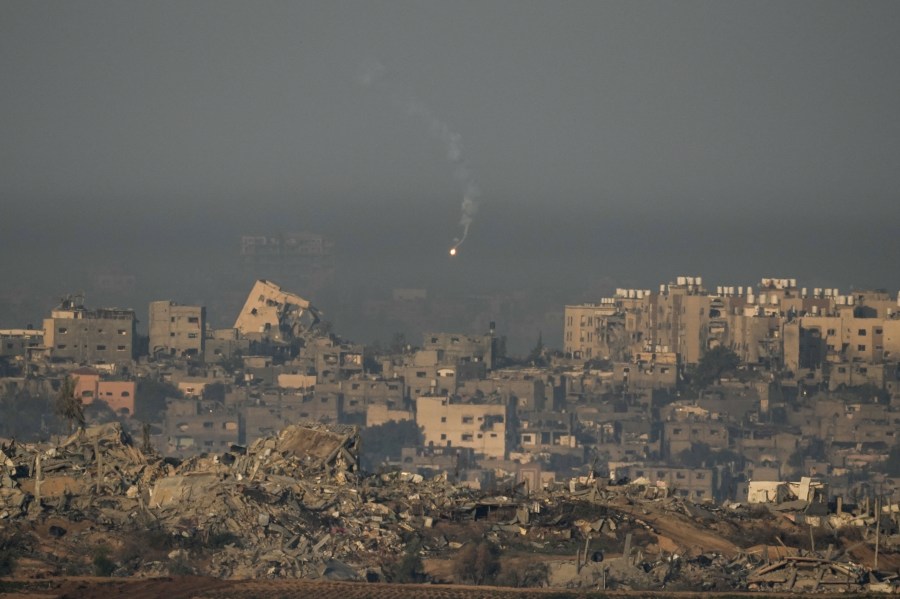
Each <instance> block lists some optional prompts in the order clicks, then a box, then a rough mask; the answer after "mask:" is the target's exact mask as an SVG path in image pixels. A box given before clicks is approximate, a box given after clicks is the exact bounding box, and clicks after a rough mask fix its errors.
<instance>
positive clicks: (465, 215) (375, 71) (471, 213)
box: [359, 60, 481, 256]
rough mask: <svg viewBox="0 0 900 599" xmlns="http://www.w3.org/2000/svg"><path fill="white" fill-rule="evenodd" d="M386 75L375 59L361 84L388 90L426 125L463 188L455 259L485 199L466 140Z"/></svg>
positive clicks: (393, 100)
mask: <svg viewBox="0 0 900 599" xmlns="http://www.w3.org/2000/svg"><path fill="white" fill-rule="evenodd" d="M386 76H387V69H385V67H384V65H383V64H381V63H380V62H378V61H375V60H372V61H367V62H366V63H364V64H363V68H362V70H361V71H360V76H359V82H360V84H362V85H363V86H365V87H370V86H374V85H376V84H378V85H380V87H383V88H384V89H385V90H386V91H387V93H388V95H389V97H390V100H391V103H392V104H394V105H396V106H398V107H399V108H400V109H402V110H403V111H404V112H406V113H407V114H409V115H410V116H412V117H415V118H418V119H421V120H423V121H424V122H425V124H426V125H427V127H428V132H429V134H431V135H432V136H433V137H435V138H437V139H438V140H440V141H441V143H443V144H444V147H445V148H446V150H447V160H449V161H450V162H451V164H453V178H454V179H456V181H457V182H458V183H459V185H460V186H461V187H462V191H463V199H462V216H461V217H460V219H459V225H460V226H461V227H462V229H463V231H462V236H461V237H458V238H454V239H453V245H452V247H451V248H450V255H451V256H454V255H456V249H457V248H458V247H459V246H461V245H462V243H463V242H464V241H465V240H466V237H468V235H469V226H471V224H472V221H473V220H474V218H475V215H476V214H477V213H478V198H479V197H480V196H481V190H479V189H478V185H476V183H475V178H474V177H473V175H472V171H471V170H470V169H469V167H468V165H467V164H466V161H465V156H464V154H463V145H462V137H460V135H459V134H458V133H455V132H454V131H453V130H452V129H450V127H449V126H448V125H447V123H445V122H444V121H442V120H440V119H439V118H437V117H436V116H435V115H434V114H433V113H432V112H431V111H430V110H429V109H428V107H427V106H425V104H423V103H422V102H421V101H420V100H419V99H418V98H416V97H415V96H414V95H413V94H411V93H409V92H406V91H404V90H402V89H401V88H400V87H399V86H398V85H394V84H389V83H388V82H386V81H385V79H386Z"/></svg>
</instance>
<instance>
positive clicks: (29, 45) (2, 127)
mask: <svg viewBox="0 0 900 599" xmlns="http://www.w3.org/2000/svg"><path fill="white" fill-rule="evenodd" d="M898 24H900V7H898V6H897V4H896V3H893V2H863V3H846V2H791V3H784V2H755V3H738V2H697V1H686V2H678V3H659V2H568V3H566V5H565V7H564V8H561V7H559V6H558V5H556V4H555V3H540V2H487V3H482V2H463V3H458V2H454V3H438V2H305V3H298V4H285V3H267V2H260V3H252V4H246V3H236V2H235V3H231V2H202V1H200V2H190V3H182V2H154V3H137V4H132V3H129V4H127V5H125V4H121V3H116V2H91V1H86V2H78V3H73V4H63V5H59V4H51V3H43V2H37V3H35V2H7V3H4V5H3V6H2V8H0V78H2V81H3V82H4V93H3V94H2V97H0V115H2V116H0V131H2V135H0V157H2V160H0V198H2V205H3V218H2V219H0V251H2V255H3V256H4V259H3V261H2V265H0V269H2V275H3V276H4V278H5V280H7V281H9V282H10V284H11V285H12V287H13V288H16V289H18V290H19V291H20V294H19V295H20V296H21V295H26V296H35V297H41V298H42V299H48V300H49V298H56V297H58V296H59V295H60V294H61V293H63V292H64V291H69V290H72V291H75V290H85V289H86V288H90V283H88V282H86V280H87V279H89V277H90V276H91V273H96V272H97V271H103V270H117V271H122V272H127V273H130V274H131V275H133V276H134V277H135V278H136V287H135V289H134V291H133V292H131V293H129V294H125V295H124V296H116V295H115V294H108V293H106V292H104V291H102V290H90V289H89V294H90V298H91V301H92V302H96V303H98V304H103V303H110V302H111V303H114V304H117V305H130V306H133V307H139V306H141V305H143V304H144V303H145V301H147V300H149V299H156V298H159V297H169V296H174V297H182V296H187V297H185V299H187V300H190V301H201V300H203V301H208V298H209V297H210V296H212V295H215V294H217V293H219V292H221V291H222V290H223V289H226V288H237V289H241V290H242V289H244V288H245V286H246V285H247V284H248V283H249V282H250V281H252V278H243V279H241V280H239V281H237V282H233V281H232V280H231V279H230V276H229V274H228V273H229V272H230V269H231V266H232V264H233V263H234V262H235V261H237V260H238V258H239V256H238V254H239V247H240V245H239V244H240V236H241V235H243V234H255V235H275V234H279V233H290V232H295V231H313V232H316V233H320V234H323V235H326V236H328V237H329V238H330V239H332V240H333V241H334V252H335V255H336V280H335V282H334V283H333V285H331V286H330V287H329V288H328V289H327V290H322V291H321V292H319V291H317V292H316V293H318V294H320V295H321V294H325V295H323V297H321V298H319V297H314V298H313V299H315V300H317V301H318V304H320V305H324V306H325V307H327V304H328V303H329V302H328V301H325V302H323V301H321V300H333V299H334V298H338V297H341V296H342V294H343V295H346V294H348V293H358V292H359V290H361V289H368V288H383V289H387V290H389V289H391V288H395V287H404V288H427V289H428V290H429V292H430V293H431V294H432V296H434V295H440V294H443V293H449V292H453V293H463V294H467V293H486V292H497V291H500V290H510V289H518V290H528V291H530V292H533V293H534V294H535V295H536V296H546V297H547V302H546V309H547V310H550V309H551V308H552V307H553V305H555V306H556V307H558V306H559V305H560V304H561V303H562V302H564V301H571V300H572V299H573V298H577V299H580V300H588V299H592V298H595V297H596V296H597V295H599V293H600V292H601V291H603V292H608V291H609V290H611V289H612V288H614V287H616V286H622V285H636V286H650V285H655V284H656V282H657V281H659V280H663V279H668V278H671V277H673V276H675V275H676V274H680V273H683V272H688V273H696V274H702V275H704V276H705V277H706V279H707V280H710V281H718V280H721V281H723V282H726V283H732V284H733V283H738V282H739V283H747V284H749V283H750V282H752V281H756V280H758V279H759V277H761V276H773V275H774V276H794V277H800V278H801V279H803V281H804V282H805V283H807V284H809V285H810V286H812V285H827V284H832V285H840V286H842V287H844V288H849V287H850V286H856V287H873V286H883V285H887V284H890V283H891V282H892V281H891V278H892V277H895V276H896V274H897V269H896V266H895V264H894V262H895V261H894V257H895V256H896V255H897V250H898V249H900V248H898V240H897V239H898V238H897V236H896V230H897V226H898V225H900V209H898V208H897V198H896V196H897V190H898V189H900V168H898V166H900V165H898V160H900V151H898V150H900V147H898V146H900V135H898V133H900V119H897V118H896V114H895V113H896V98H897V97H898V93H900V73H898V71H897V69H896V64H897V60H898V57H900V40H898V38H897V36H896V31H897V27H898ZM373 63H376V64H379V65H382V66H383V69H384V77H383V80H382V81H381V82H380V83H379V84H378V85H374V86H365V85H361V84H360V73H361V70H362V69H364V68H365V66H366V65H371V64H373ZM398 90H399V91H398ZM398 93H399V94H406V95H408V96H409V97H414V98H415V99H416V101H418V102H419V103H421V105H422V106H424V107H426V108H427V110H428V111H429V112H430V114H431V115H433V117H434V118H436V119H439V120H440V122H442V123H445V124H446V126H447V127H448V128H449V129H450V130H451V131H452V132H453V133H454V134H455V135H457V136H458V138H459V139H460V140H461V142H462V146H463V148H464V152H465V160H466V163H467V165H468V168H470V169H471V172H472V175H473V177H474V178H475V180H476V181H477V184H478V187H479V188H480V191H481V194H480V198H479V200H478V201H479V211H478V213H477V215H475V217H474V222H473V224H472V229H471V233H470V235H469V237H468V239H467V240H466V242H465V245H464V246H463V248H462V249H461V251H460V255H459V256H458V259H456V260H453V261H450V260H448V257H447V248H448V247H449V245H450V243H451V241H452V239H453V238H455V237H458V236H459V235H460V232H461V229H460V227H459V224H458V223H459V220H460V205H461V201H462V190H461V187H460V185H459V182H458V180H456V179H455V177H454V165H453V164H452V162H451V161H450V160H448V158H447V148H446V147H445V144H444V143H443V142H442V140H441V139H439V138H438V137H436V136H435V135H433V134H432V132H430V131H429V127H428V125H427V123H424V122H423V119H421V118H418V117H417V116H416V115H414V114H410V113H409V112H408V111H404V110H401V109H399V108H398V106H396V103H392V101H391V94H393V95H394V96H396V95H397V94H398ZM297 291H298V292H301V293H303V292H304V290H302V289H298V290H297ZM4 301H5V304H6V305H7V306H11V304H10V300H9V298H8V297H7V298H5V300H4ZM331 303H334V302H331ZM0 307H2V306H0ZM14 307H15V310H2V311H0V313H2V316H0V319H2V322H3V324H4V325H7V326H12V325H14V324H16V323H13V322H10V319H11V318H13V317H14V318H16V320H17V322H18V321H20V320H22V319H29V320H32V321H37V320H38V319H39V318H40V316H41V315H42V314H43V311H44V310H45V309H46V306H44V305H34V304H32V305H31V306H29V307H28V308H22V307H21V306H14ZM13 312H15V314H13ZM333 312H334V310H332V316H334V317H335V318H337V319H338V320H340V319H341V317H342V316H343V317H344V320H345V321H347V324H348V325H351V324H353V323H352V322H351V321H352V320H353V319H352V317H351V316H350V315H346V316H344V315H342V314H334V313H333ZM558 317H561V314H559V315H558ZM229 318H230V316H229ZM506 324H507V323H502V324H501V326H504V325H506ZM349 328H350V330H345V334H348V335H350V336H354V334H356V336H358V337H361V338H364V337H367V336H369V332H368V331H366V330H365V327H362V326H360V327H358V330H354V328H355V325H354V326H350V327H349ZM545 333H547V334H550V335H551V336H553V335H558V330H552V331H545ZM534 334H535V335H536V334H537V331H536V330H535V331H534Z"/></svg>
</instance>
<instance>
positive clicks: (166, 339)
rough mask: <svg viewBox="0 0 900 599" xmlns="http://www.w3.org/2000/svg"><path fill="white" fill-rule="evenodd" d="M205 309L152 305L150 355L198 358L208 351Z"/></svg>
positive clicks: (165, 304)
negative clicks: (205, 332) (206, 349)
mask: <svg viewBox="0 0 900 599" xmlns="http://www.w3.org/2000/svg"><path fill="white" fill-rule="evenodd" d="M205 330H206V308H204V307H203V306H182V305H179V304H177V303H175V302H172V301H158V302H150V354H151V355H157V354H159V353H165V354H169V355H171V356H199V355H203V352H204V350H205V339H204V337H205V336H204V331H205Z"/></svg>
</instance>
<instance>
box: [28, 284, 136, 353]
mask: <svg viewBox="0 0 900 599" xmlns="http://www.w3.org/2000/svg"><path fill="white" fill-rule="evenodd" d="M136 326H137V319H136V318H135V315H134V310H122V309H118V308H98V309H95V310H88V309H87V308H85V307H84V305H83V299H82V298H80V297H76V296H68V297H66V298H63V300H62V302H61V303H60V305H59V306H57V307H56V308H55V309H54V310H52V311H51V312H50V318H45V319H44V343H45V345H46V346H47V347H48V348H49V349H50V356H51V358H52V359H54V360H69V361H73V362H78V363H95V364H102V363H107V364H121V363H126V362H131V361H132V360H133V359H134V338H135V334H136Z"/></svg>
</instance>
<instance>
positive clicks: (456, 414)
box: [416, 397, 509, 459]
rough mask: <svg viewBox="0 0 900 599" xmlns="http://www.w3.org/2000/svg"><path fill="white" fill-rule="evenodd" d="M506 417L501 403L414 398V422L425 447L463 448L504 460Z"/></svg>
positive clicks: (506, 449) (505, 451)
mask: <svg viewBox="0 0 900 599" xmlns="http://www.w3.org/2000/svg"><path fill="white" fill-rule="evenodd" d="M508 420H509V417H508V409H507V407H506V406H505V405H503V404H488V403H484V404H477V403H456V402H454V401H453V400H451V398H449V397H419V398H417V399H416V424H417V425H418V426H419V427H420V428H421V429H422V432H423V434H424V441H425V445H426V446H433V447H463V448H468V449H472V450H474V451H475V453H476V454H481V455H483V456H486V457H488V458H498V459H505V458H506V455H507V451H508V447H507V424H508Z"/></svg>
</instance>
